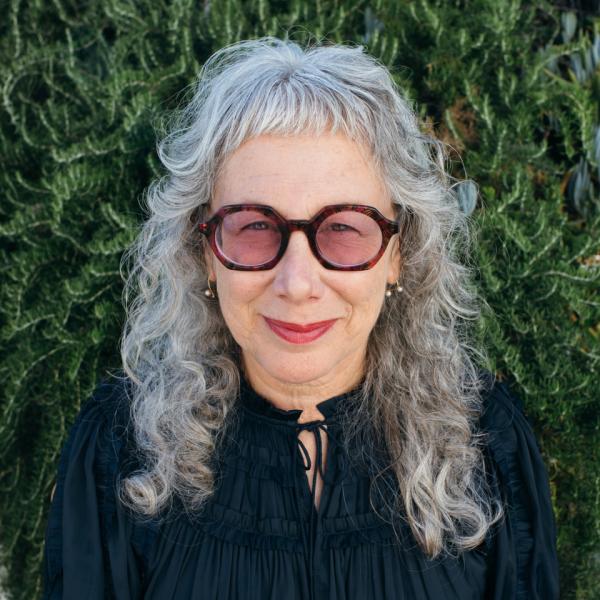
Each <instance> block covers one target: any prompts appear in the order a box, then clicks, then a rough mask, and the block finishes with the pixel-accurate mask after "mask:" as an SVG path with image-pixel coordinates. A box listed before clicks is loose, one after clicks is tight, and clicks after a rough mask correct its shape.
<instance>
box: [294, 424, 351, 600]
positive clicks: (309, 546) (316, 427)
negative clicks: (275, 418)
mask: <svg viewBox="0 0 600 600" xmlns="http://www.w3.org/2000/svg"><path fill="white" fill-rule="evenodd" d="M328 423H329V422H328V421H327V420H322V421H311V422H309V423H297V424H296V425H295V426H294V429H295V434H296V444H297V445H298V447H299V448H300V451H301V454H303V455H304V458H306V461H304V460H303V457H302V455H300V454H299V455H297V456H298V458H299V461H300V463H301V464H302V467H303V469H304V470H305V471H310V469H311V467H312V463H311V460H310V454H309V452H308V450H307V448H306V446H305V445H304V442H302V440H301V439H300V438H299V437H298V434H299V433H300V431H303V430H307V431H312V432H313V434H314V436H315V442H316V444H317V456H316V459H315V460H316V467H315V471H314V473H313V479H312V486H311V491H310V524H309V539H308V543H307V540H306V532H305V528H304V526H303V523H302V512H301V510H300V505H299V501H300V498H299V496H300V492H301V490H299V489H296V504H297V508H298V518H299V521H300V529H301V531H302V543H303V544H304V548H305V549H306V550H307V551H308V561H309V563H308V564H309V573H310V598H311V600H312V599H313V598H315V591H314V579H315V578H314V577H313V575H312V570H313V553H314V534H315V518H316V519H317V521H319V520H320V519H321V510H319V511H317V509H316V507H315V495H316V489H317V472H318V473H320V474H321V478H322V480H323V485H324V484H325V473H324V471H323V444H322V441H321V433H320V430H323V431H324V432H325V434H326V435H327V438H328V440H329V444H330V445H332V446H333V447H335V446H339V445H340V442H339V440H337V439H336V437H335V436H334V435H333V434H332V433H331V431H330V428H329V426H328ZM332 453H333V449H332ZM325 458H326V457H325ZM302 477H306V475H304V474H302ZM294 481H295V482H296V483H297V482H298V478H297V477H295V478H294Z"/></svg>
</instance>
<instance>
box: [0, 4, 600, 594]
mask: <svg viewBox="0 0 600 600" xmlns="http://www.w3.org/2000/svg"><path fill="white" fill-rule="evenodd" d="M2 14H3V15H4V18H3V19H2V20H0V56H1V60H0V81H1V82H2V85H1V88H0V90H1V91H0V93H1V107H0V157H1V165H2V167H1V168H0V189H1V192H0V194H1V196H0V198H1V203H0V269H1V272H2V286H1V288H0V339H1V341H2V345H1V348H0V377H1V380H2V386H0V387H1V389H0V531H1V532H2V534H1V538H0V543H1V544H2V552H3V556H2V558H1V560H0V562H2V563H3V564H5V565H6V566H7V567H8V578H7V581H6V584H5V585H6V587H7V589H8V590H9V591H10V592H11V594H12V596H13V597H14V598H15V599H18V600H25V599H30V598H34V597H39V595H40V591H41V587H40V586H41V581H40V566H41V557H42V544H43V536H44V527H45V518H46V514H47V509H48V506H49V497H50V491H51V488H52V485H53V483H54V477H55V470H56V463H57V460H58V453H59V451H60V448H61V446H62V443H63V441H64V438H65V435H66V432H67V429H68V427H69V425H70V424H71V423H72V422H73V420H74V417H75V415H76V413H77V411H78V408H79V406H80V404H81V402H82V400H83V399H85V398H86V397H87V396H88V395H89V394H90V392H91V390H92V388H93V387H94V385H95V383H96V382H97V381H98V380H99V379H100V378H101V377H102V376H103V375H104V374H105V373H106V372H107V371H108V370H110V369H113V368H116V367H118V366H119V357H118V350H117V348H118V340H119V335H120V331H121V327H122V323H123V316H122V308H121V304H120V292H121V280H120V277H119V258H120V256H121V253H122V252H123V250H124V249H125V248H126V247H127V246H128V244H129V243H131V241H132V240H133V239H134V236H135V234H136V231H137V228H138V226H139V223H140V222H141V220H142V218H143V214H142V210H141V208H140V206H139V199H140V198H141V194H142V192H143V190H144V188H145V187H146V186H147V185H148V183H149V182H150V180H151V179H152V178H153V177H155V176H157V175H160V174H162V173H161V171H160V169H159V165H158V161H157V158H156V156H155V147H154V144H155V131H156V130H159V131H160V129H161V117H162V116H163V114H165V113H166V112H168V111H169V110H170V109H172V108H174V107H176V106H177V105H178V102H180V100H181V94H180V93H181V91H182V90H185V89H186V87H187V86H189V85H190V84H191V83H192V82H193V80H194V78H195V76H196V75H197V72H198V71H199V69H200V67H201V65H202V63H203V62H204V61H205V60H206V59H207V58H208V56H209V55H210V54H211V53H212V52H213V51H214V50H216V49H217V48H219V47H221V46H223V45H226V44H229V43H232V42H234V41H236V40H238V39H243V38H255V37H259V36H262V35H276V36H278V37H285V36H289V37H290V38H292V39H295V40H297V41H300V42H305V41H307V40H309V39H311V38H312V37H316V38H317V39H319V38H321V37H325V38H327V39H328V40H331V41H336V42H355V43H364V44H366V45H367V49H368V51H369V52H371V53H372V54H374V55H375V56H377V57H379V58H380V60H381V61H382V62H383V63H384V64H386V65H387V66H389V67H390V68H391V69H392V71H393V73H394V74H395V77H396V79H397V81H398V82H399V83H400V84H401V86H402V87H403V88H404V89H405V90H406V93H407V95H408V96H409V98H411V99H412V100H413V101H414V102H415V103H416V105H417V106H418V107H419V110H420V111H421V114H422V116H423V117H426V118H427V120H428V122H429V124H430V126H431V127H432V128H433V130H434V131H435V132H436V134H437V135H438V136H440V137H441V138H442V139H444V140H445V141H446V142H448V143H449V144H450V145H451V147H452V148H454V149H455V150H456V152H455V153H454V154H452V155H451V165H450V166H451V169H452V172H453V174H454V175H455V176H457V177H459V178H468V179H472V180H474V181H476V182H477V184H478V185H479V188H480V194H479V199H478V200H479V201H478V202H477V204H476V205H471V207H469V208H468V210H470V208H473V206H474V212H473V219H474V222H475V223H476V225H477V230H478V244H477V246H476V252H475V256H474V257H473V261H474V262H475V263H476V264H477V265H478V266H479V271H478V285H479V286H480V288H481V291H482V293H483V295H484V296H485V298H486V299H487V301H488V303H489V305H490V308H491V310H490V311H489V314H487V315H486V317H485V319H483V320H482V322H481V324H480V329H479V335H480V336H481V339H482V340H485V343H486V345H487V347H488V348H489V350H490V354H491V356H492V360H493V363H494V364H493V365H491V368H492V369H495V370H496V372H497V374H498V376H499V377H510V378H511V379H512V380H513V382H514V385H515V388H516V389H517V390H518V391H519V392H520V395H521V396H522V398H523V400H524V403H525V406H526V410H527V413H528V416H529V417H530V419H531V421H532V422H533V424H534V426H535V429H536V434H537V437H538V440H539V441H540V446H541V448H542V451H543V453H544V457H545V460H546V464H547V466H548V470H549V474H550V478H551V490H552V496H553V502H554V507H555V511H556V515H557V523H558V530H559V552H560V560H561V586H562V589H563V592H562V596H561V597H562V598H565V599H569V598H577V599H579V600H583V599H591V598H597V597H600V596H599V591H600V590H599V588H598V583H597V581H596V580H595V579H594V575H595V573H597V572H598V568H599V565H598V560H599V559H598V554H597V547H598V543H599V542H600V506H599V504H598V498H600V468H599V465H600V456H599V454H600V446H599V444H598V427H599V425H598V414H599V399H598V392H597V380H598V364H599V360H600V348H599V343H598V338H599V334H600V311H599V303H598V280H599V277H600V248H599V246H598V240H599V239H600V235H599V229H600V227H599V224H600V200H599V190H600V181H599V180H600V133H599V132H600V128H599V127H600V114H599V105H600V102H599V99H600V69H599V66H598V65H599V61H598V53H600V37H599V35H600V22H599V20H598V19H597V18H592V16H590V17H587V18H584V17H583V16H581V15H579V14H577V13H573V12H565V11H563V12H562V14H561V13H559V10H558V9H557V8H556V7H553V6H551V5H549V4H545V3H544V2H538V3H535V7H532V6H531V5H529V4H526V3H524V2H523V3H522V2H520V1H518V0H477V1H470V0H462V1H459V0H453V1H450V2H449V1H446V0H438V1H429V0H415V1H408V0H402V1H398V0H374V1H373V2H370V3H369V2H365V1H361V0H355V1H352V0H346V1H340V0H337V1H335V2H323V1H322V0H321V1H317V2H315V3H312V2H303V1H301V0H287V1H284V0H271V1H270V2H268V1H267V0H251V1H242V0H222V1H220V2H218V3H217V2H215V1H214V0H213V1H212V2H211V1H207V2H202V3H200V2H191V1H189V0H187V1H184V0H180V1H171V2H165V1H161V0H151V1H150V0H140V1H138V2H130V1H123V0H104V1H103V2H91V3H80V2H75V1H74V0H71V1H70V2H67V1H65V0H54V1H53V2H51V3H49V2H42V1H41V0H30V1H29V2H25V1H23V2H21V1H17V0H14V1H11V2H5V3H3V6H2ZM311 34H312V36H311ZM458 153H460V158H461V159H462V160H459V154H458ZM472 189H473V188H472V186H471V187H470V188H465V192H466V193H467V196H469V194H470V197H471V199H474V197H473V194H472V193H471V192H472ZM469 190H471V191H469ZM467 196H465V197H467ZM462 205H463V204H462V201H461V206H462ZM464 206H465V207H468V206H469V203H468V202H466V203H465V204H464Z"/></svg>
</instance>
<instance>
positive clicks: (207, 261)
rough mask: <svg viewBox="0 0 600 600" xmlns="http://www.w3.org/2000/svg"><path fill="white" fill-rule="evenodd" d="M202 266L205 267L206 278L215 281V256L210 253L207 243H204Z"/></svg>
mask: <svg viewBox="0 0 600 600" xmlns="http://www.w3.org/2000/svg"><path fill="white" fill-rule="evenodd" d="M204 265H205V267H206V276H207V277H208V278H209V279H210V280H211V281H216V280H217V275H216V269H215V255H214V254H213V253H212V250H211V249H210V246H209V245H208V243H207V242H205V243H204Z"/></svg>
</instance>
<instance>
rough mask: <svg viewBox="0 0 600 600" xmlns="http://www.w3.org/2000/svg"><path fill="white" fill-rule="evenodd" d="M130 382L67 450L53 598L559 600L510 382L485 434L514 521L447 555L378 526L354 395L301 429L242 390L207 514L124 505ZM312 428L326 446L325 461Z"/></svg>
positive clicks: (535, 477) (539, 466)
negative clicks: (350, 410)
mask: <svg viewBox="0 0 600 600" xmlns="http://www.w3.org/2000/svg"><path fill="white" fill-rule="evenodd" d="M124 385H125V384H124V383H123V382H122V381H121V380H115V381H111V380H108V381H105V382H103V383H101V384H100V385H99V386H98V387H97V389H96V391H95V393H94V394H93V396H92V397H91V398H90V399H89V400H88V401H87V402H86V403H85V405H84V406H83V407H82V409H81V411H80V414H79V416H78V418H77V420H76V422H75V424H74V425H73V426H72V428H71V430H70V432H69V435H68V438H67V441H66V442H65V445H64V446H63V449H62V453H61V458H60V462H59V465H58V471H57V481H56V492H55V494H54V498H53V500H52V504H51V507H50V512H49V516H48V524H47V529H46V543H45V548H44V595H43V599H44V600H59V599H64V600H81V599H82V598H85V599H89V600H101V599H102V600H104V599H107V598H109V599H116V600H138V599H147V600H187V599H192V598H193V599H195V600H196V599H197V600H213V599H214V600H217V599H218V600H227V599H231V600H233V599H239V600H250V599H252V600H269V599H273V600H274V599H277V600H279V599H281V598H286V600H288V599H289V600H315V599H321V598H329V599H331V600H350V599H356V600H368V599H371V598H372V599H377V600H382V599H383V600H386V599H390V600H392V599H393V600H403V599H406V600H409V599H410V600H442V599H443V600H454V599H456V600H459V599H460V600H469V599H472V600H480V599H491V600H509V599H518V600H521V599H525V598H527V599H528V600H542V599H543V600H554V599H557V598H558V597H559V592H558V562H557V557H556V528H555V521H554V515H553V512H552V505H551V500H550V491H549V483H548V475H547V471H546V468H545V465H544V462H543V460H542V457H541V453H540V450H539V446H538V444H537V441H536V439H535V437H534V434H533V431H532V429H531V426H530V424H529V422H528V420H527V418H526V417H525V414H524V410H523V405H522V403H521V401H520V399H519V398H517V397H516V396H514V395H512V394H511V393H510V392H509V390H508V388H507V386H506V385H505V384H502V383H500V382H492V381H491V380H490V386H489V388H488V390H487V391H486V393H485V397H484V404H483V410H482V414H481V417H480V423H479V425H480V428H481V429H482V430H483V431H486V432H488V434H489V436H488V440H489V441H488V444H487V445H486V446H485V448H484V457H485V460H486V476H487V477H488V478H489V481H488V483H489V485H490V489H491V490H492V491H493V493H496V494H498V495H499V497H501V498H502V499H503V501H504V502H505V508H506V516H505V518H504V519H503V520H502V521H500V522H499V523H497V524H496V525H495V526H493V527H492V528H491V529H490V531H489V534H488V536H487V537H486V540H485V542H484V543H482V544H481V546H480V547H478V548H475V549H473V550H471V551H467V552H462V553H460V554H459V555H458V556H448V555H444V556H440V557H438V558H436V559H430V558H428V557H427V556H426V555H425V554H424V553H423V552H422V550H421V549H420V547H419V546H418V544H417V543H416V540H415V539H414V537H413V535H412V533H411V530H410V527H409V526H408V523H406V522H403V520H402V519H399V520H398V522H395V523H394V526H392V524H391V523H389V522H388V521H387V520H385V519H384V518H382V514H383V510H382V509H383V506H382V505H378V500H377V499H376V498H377V496H376V495H375V497H374V496H373V495H372V494H371V490H372V485H373V481H372V477H371V474H370V473H369V472H368V470H366V469H361V468H359V467H358V466H357V465H355V464H353V463H352V462H351V461H350V460H349V456H348V454H347V451H346V449H345V445H344V431H343V428H342V426H341V420H340V419H339V414H340V410H341V409H342V407H347V406H351V404H352V402H353V400H354V399H355V397H356V392H357V391H358V390H357V389H355V390H352V391H351V392H347V393H345V394H341V395H339V396H335V397H332V398H329V399H327V400H325V401H323V402H321V403H319V404H318V405H317V408H318V409H319V412H320V413H321V414H322V415H323V416H324V419H323V420H318V421H311V422H304V423H299V422H298V418H299V417H300V415H301V413H302V411H301V410H282V409H279V408H277V407H275V406H274V405H272V404H271V403H270V402H268V401H267V400H266V399H264V398H262V397H261V396H260V395H259V394H257V393H256V392H255V391H254V390H253V389H252V388H251V387H250V385H249V384H248V382H247V381H245V380H242V385H241V388H240V395H239V398H238V400H239V404H238V409H239V410H237V411H236V415H237V417H236V420H235V424H234V425H233V426H232V428H231V429H230V430H229V434H228V435H227V436H226V438H225V439H224V442H223V447H222V451H220V452H219V453H218V458H217V459H216V467H217V477H216V485H215V492H214V494H213V495H212V496H211V497H210V499H209V500H208V501H207V503H206V504H205V505H203V507H202V509H200V510H199V511H197V513H191V512H190V511H188V510H184V509H183V507H182V506H180V505H179V504H178V503H177V502H175V503H174V509H173V510H172V511H170V512H169V514H168V515H161V517H160V518H159V517H156V518H153V519H142V518H140V517H138V516H136V515H134V514H133V513H131V511H129V510H126V509H125V508H124V507H123V506H122V505H121V504H120V503H119V501H118V499H117V496H116V489H117V485H118V481H119V478H120V477H122V476H123V474H124V473H127V472H131V471H132V470H133V469H135V467H136V465H137V463H136V460H138V459H137V458H136V457H137V454H136V448H135V445H134V443H133V441H132V436H131V424H130V423H129V421H128V419H129V406H128V396H127V394H126V391H125V388H124ZM302 431H309V432H311V433H312V434H313V435H314V437H315V447H316V453H315V458H314V464H313V461H311V456H310V453H309V451H308V449H307V448H306V445H305V444H304V443H303V442H302V440H301V439H300V438H299V434H300V432H302ZM322 433H324V434H325V435H326V436H327V442H328V443H327V449H326V452H324V449H323V443H322V439H321V437H322ZM324 465H326V468H324ZM311 469H312V470H313V474H312V485H310V486H309V481H308V477H307V473H308V472H309V471H310V470H311ZM319 475H320V477H321V479H322V482H323V485H322V491H321V495H320V501H319V506H318V509H317V507H316V506H315V495H316V489H317V485H316V484H317V477H318V476H319ZM178 507H179V508H178ZM399 524H400V525H399Z"/></svg>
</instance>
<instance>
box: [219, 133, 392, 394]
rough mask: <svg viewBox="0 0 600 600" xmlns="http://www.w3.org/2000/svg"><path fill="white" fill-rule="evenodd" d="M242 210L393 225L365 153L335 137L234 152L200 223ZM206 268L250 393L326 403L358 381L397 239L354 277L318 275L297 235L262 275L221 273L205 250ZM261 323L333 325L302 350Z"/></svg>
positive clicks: (297, 341) (267, 143)
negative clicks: (229, 209)
mask: <svg viewBox="0 0 600 600" xmlns="http://www.w3.org/2000/svg"><path fill="white" fill-rule="evenodd" d="M250 202H254V203H259V204H267V205H269V206H271V207H273V208H274V209H275V210H276V211H277V212H278V213H280V214H281V215H282V216H283V217H285V218H288V219H310V218H311V217H313V215H315V214H316V213H317V212H318V211H319V210H320V209H321V208H322V207H324V206H326V205H328V204H342V203H352V204H367V205H370V206H373V207H375V208H377V209H378V210H379V211H380V212H381V213H382V214H383V215H384V216H386V217H387V218H389V219H393V218H394V210H393V207H392V203H391V201H390V199H389V197H388V195H387V194H386V192H385V190H384V187H383V185H382V183H381V181H380V180H379V179H378V177H377V175H376V172H375V171H374V169H373V167H372V165H371V164H370V159H369V158H368V156H367V154H366V150H365V149H364V147H362V146H359V145H357V144H356V143H355V142H353V141H351V140H349V139H348V138H347V137H345V136H344V135H341V134H335V135H333V134H331V133H327V134H325V135H323V136H321V137H314V136H311V135H302V136H294V137H283V136H274V135H262V136H259V137H256V138H253V139H251V140H249V141H247V142H246V143H244V144H243V145H242V146H240V147H239V148H238V149H237V150H236V151H235V152H234V153H233V154H232V155H231V156H230V157H229V158H228V159H227V160H226V162H225V163H224V165H223V170H222V171H221V174H220V175H219V177H218V179H217V181H216V184H215V189H214V195H213V199H212V202H211V205H210V210H209V214H210V215H212V214H213V213H214V212H215V211H217V210H218V209H219V208H220V207H221V206H223V205H226V204H241V203H250ZM207 262H208V272H209V276H210V279H211V280H216V291H217V295H218V298H219V304H220V308H221V311H222V314H223V317H224V319H225V322H226V324H227V326H228V327H229V330H230V331H231V334H232V335H233V337H234V339H235V340H236V342H237V343H238V344H239V346H240V347H241V350H242V358H243V366H244V369H245V372H246V375H247V376H248V377H249V379H250V381H251V382H253V383H256V385H257V387H258V388H263V389H264V388H269V387H274V388H278V389H280V390H281V389H285V388H284V387H283V386H286V385H288V384H290V385H292V386H293V384H297V385H296V388H298V387H304V388H306V389H315V390H319V391H320V392H321V393H320V394H319V396H323V397H327V395H328V394H331V395H333V394H336V393H341V392H343V391H346V390H347V389H350V388H351V387H353V386H354V385H356V384H357V383H358V382H359V381H360V379H361V378H362V376H363V373H364V360H365V353H366V348H367V341H368V338H369V333H370V331H371V330H372V328H373V326H374V325H375V322H376V320H377V317H378V315H379V313H380V310H381V308H382V304H383V301H384V298H385V289H386V284H387V283H394V282H395V281H396V279H398V277H399V269H400V267H399V264H400V257H399V253H398V236H397V235H394V236H393V237H392V238H391V240H390V242H389V244H388V247H387V249H386V252H385V254H384V255H383V256H382V257H381V258H380V260H379V262H377V264H376V265H375V266H374V267H373V268H371V269H368V270H364V271H334V270H328V269H326V268H325V267H323V266H322V265H321V264H320V263H319V262H318V260H317V259H316V258H315V256H314V255H313V254H312V252H311V249H310V247H309V243H308V240H307V238H306V236H305V235H304V233H302V232H294V233H292V234H291V236H290V240H289V244H288V247H287V250H286V252H285V254H284V256H283V258H282V259H281V260H280V262H279V263H278V264H277V265H276V266H275V267H274V268H273V269H270V270H268V271H234V270H230V269H227V268H226V267H225V266H223V265H222V264H221V263H220V262H219V261H218V260H217V258H216V257H215V256H214V254H213V253H212V251H211V250H208V251H207ZM267 319H275V320H278V321H285V322H287V323H294V324H300V325H307V324H312V323H315V322H319V321H326V320H331V319H335V322H334V323H333V325H332V326H331V327H330V328H329V329H328V330H327V331H326V332H325V333H324V334H322V335H321V336H320V337H317V338H316V339H312V340H309V341H307V336H304V337H302V336H298V335H297V334H294V333H293V332H289V331H285V330H280V329H279V330H278V329H277V328H276V329H275V330H274V329H273V328H272V327H271V326H269V324H268V321H267ZM313 337H314V336H313Z"/></svg>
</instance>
